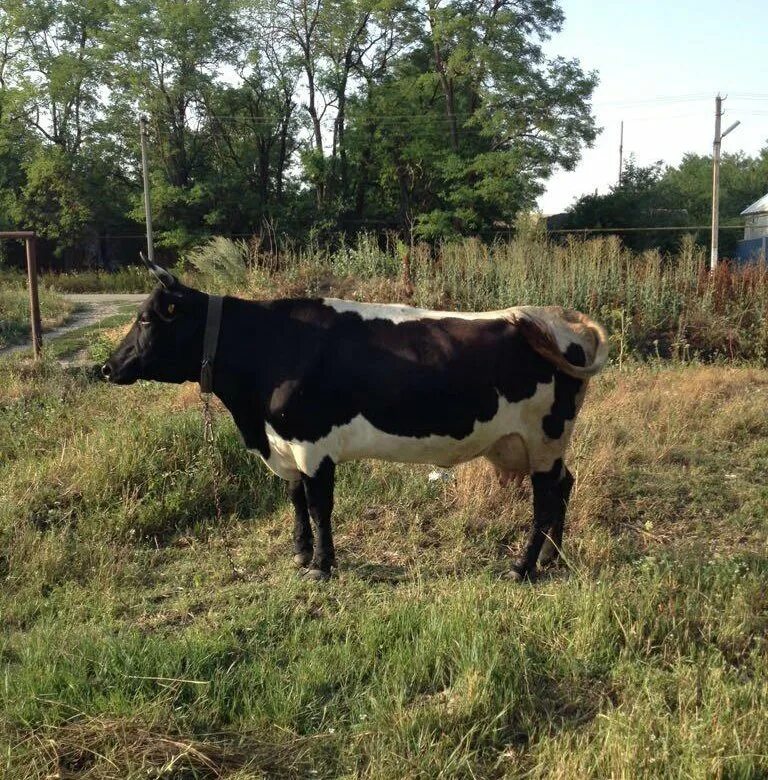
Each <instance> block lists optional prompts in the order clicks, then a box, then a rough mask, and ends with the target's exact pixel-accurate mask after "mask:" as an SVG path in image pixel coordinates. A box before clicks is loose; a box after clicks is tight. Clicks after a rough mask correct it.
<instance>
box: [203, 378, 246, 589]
mask: <svg viewBox="0 0 768 780" xmlns="http://www.w3.org/2000/svg"><path fill="white" fill-rule="evenodd" d="M200 400H201V401H202V404H203V440H204V441H205V447H206V449H207V450H208V453H209V455H210V458H211V464H212V466H213V503H214V506H215V509H216V525H217V527H218V529H219V539H220V540H221V545H222V547H223V548H224V554H225V555H226V556H227V562H228V563H229V568H230V570H231V572H232V578H233V579H235V580H244V581H245V580H247V577H246V574H245V570H244V569H243V568H242V567H240V566H238V565H237V564H236V563H235V559H234V558H233V557H232V549H231V547H230V545H229V534H228V528H227V527H226V526H225V525H224V522H223V512H222V509H221V491H220V489H219V476H220V471H219V458H218V452H217V450H216V445H215V443H214V436H213V414H212V413H211V394H210V393H200Z"/></svg>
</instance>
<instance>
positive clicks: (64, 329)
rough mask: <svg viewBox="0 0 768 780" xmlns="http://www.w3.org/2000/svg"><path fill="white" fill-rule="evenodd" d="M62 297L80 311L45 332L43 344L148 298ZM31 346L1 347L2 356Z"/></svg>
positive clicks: (29, 343) (130, 295)
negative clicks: (57, 326)
mask: <svg viewBox="0 0 768 780" xmlns="http://www.w3.org/2000/svg"><path fill="white" fill-rule="evenodd" d="M62 297H63V298H66V299H67V300H68V301H71V302H72V303H74V304H75V305H76V306H77V307H78V308H79V309H80V311H76V312H75V313H74V314H73V315H72V316H71V317H70V318H69V320H68V321H67V323H66V324H65V325H62V326H61V327H59V328H54V329H53V330H50V331H47V332H45V333H43V346H45V342H46V341H50V340H51V339H56V338H58V337H59V336H64V335H65V334H67V333H70V332H72V331H73V330H78V329H79V328H87V327H88V326H89V325H96V324H97V323H99V322H101V321H102V320H105V319H107V317H111V316H112V315H113V314H118V313H119V312H120V310H121V309H122V308H123V307H124V306H125V305H126V304H135V305H136V306H138V305H139V304H140V303H141V302H142V301H143V300H145V299H146V298H147V293H66V294H64V295H62ZM31 347H32V341H31V340H30V341H27V342H25V343H24V344H14V345H13V346H12V347H5V348H3V349H0V357H5V356H6V355H12V354H13V353H14V352H21V351H23V350H27V349H31Z"/></svg>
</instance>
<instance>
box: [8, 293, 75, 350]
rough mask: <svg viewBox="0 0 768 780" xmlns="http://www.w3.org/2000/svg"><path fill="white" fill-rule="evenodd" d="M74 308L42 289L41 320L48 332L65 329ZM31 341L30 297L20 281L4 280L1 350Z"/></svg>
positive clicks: (54, 294)
mask: <svg viewBox="0 0 768 780" xmlns="http://www.w3.org/2000/svg"><path fill="white" fill-rule="evenodd" d="M74 308H75V307H74V305H73V304H72V303H70V302H69V301H67V300H65V299H64V298H62V297H61V296H60V295H56V293H54V292H52V291H50V290H47V289H45V288H41V289H40V317H41V320H42V325H43V330H44V331H45V330H50V329H52V328H56V327H58V326H59V325H63V324H64V322H66V320H67V318H68V317H69V315H70V314H71V313H72V311H73V310H74ZM31 338H32V337H31V335H30V324H29V293H28V292H27V290H26V288H25V287H23V286H22V285H21V284H19V283H17V282H16V280H14V281H13V282H11V281H9V280H8V279H7V278H6V279H0V349H2V348H3V347H8V346H11V345H13V344H21V343H23V342H25V341H30V340H31Z"/></svg>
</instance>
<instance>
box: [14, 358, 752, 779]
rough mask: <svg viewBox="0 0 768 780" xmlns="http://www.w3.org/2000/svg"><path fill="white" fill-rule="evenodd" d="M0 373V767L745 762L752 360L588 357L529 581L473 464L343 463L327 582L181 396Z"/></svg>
mask: <svg viewBox="0 0 768 780" xmlns="http://www.w3.org/2000/svg"><path fill="white" fill-rule="evenodd" d="M0 372H1V375H0V464H2V465H0V493H2V495H3V497H4V500H3V502H2V504H0V529H1V532H2V537H3V538H2V548H0V549H2V556H1V557H0V571H2V574H3V587H2V592H1V593H0V609H1V610H2V616H3V618H2V619H3V624H4V633H3V638H2V647H1V648H0V654H1V655H2V664H3V685H2V687H0V707H1V708H2V716H1V717H2V725H1V726H0V739H1V740H2V741H3V742H4V743H5V746H4V748H3V750H2V752H0V755H1V756H2V759H0V762H1V763H0V766H1V767H2V769H3V770H4V771H5V776H6V777H9V778H20V779H22V778H43V777H62V778H64V777H69V778H146V777H163V778H166V777H170V778H193V777H197V778H218V777H224V778H237V779H238V780H244V778H259V777H297V778H298V777H302V778H304V777H327V778H336V777H349V778H352V777H365V778H391V777H408V778H411V777H423V778H433V777H494V778H495V777H521V776H526V777H542V778H543V777H562V778H572V777H595V778H605V777H617V778H619V777H621V778H636V777H649V778H650V777H681V778H682V777H686V778H687V777H695V778H698V777H701V778H705V777H728V778H759V777H764V776H765V775H766V773H768V720H767V719H766V712H768V681H767V680H766V675H765V669H766V662H767V661H768V657H767V656H768V645H767V644H766V629H768V617H767V616H768V600H767V599H768V597H767V596H766V591H765V582H766V575H768V558H767V557H766V554H767V553H768V550H766V532H767V531H768V513H767V511H766V505H767V503H768V489H767V488H766V487H765V479H764V475H765V472H766V468H768V374H766V372H764V371H761V370H756V369H752V368H733V367H726V366H710V367H704V366H695V365H694V366H688V367H662V366H661V365H658V364H656V365H650V366H644V367H641V366H631V365H630V366H625V370H624V371H621V372H620V371H618V370H616V369H615V368H614V369H611V370H609V371H607V372H606V373H605V374H604V375H602V376H601V377H600V378H599V379H598V380H597V381H596V382H595V383H594V385H593V388H592V391H591V394H590V396H589V398H588V401H587V404H586V408H585V410H584V413H583V415H582V417H581V418H580V422H579V426H578V428H577V435H576V439H575V443H574V448H573V453H572V457H571V464H572V468H573V470H574V473H575V474H576V477H577V482H576V488H575V494H574V498H573V501H572V509H571V514H570V522H569V529H568V538H567V560H568V563H567V565H564V566H562V567H561V568H559V569H557V570H555V571H554V572H552V573H551V574H550V575H548V576H546V577H544V578H543V579H542V580H541V581H539V582H538V583H536V584H535V585H532V586H520V585H514V584H512V583H509V582H507V581H505V580H504V579H503V578H500V576H501V575H502V574H503V573H504V572H505V571H506V570H507V569H508V567H509V565H510V555H511V554H512V553H514V552H515V551H516V550H517V549H518V546H519V544H520V543H521V542H522V539H523V535H524V532H525V528H526V525H527V523H528V517H529V507H528V503H529V498H528V497H526V496H516V495H514V494H512V493H510V492H508V491H502V490H501V489H500V488H499V487H498V486H497V485H496V483H495V480H494V479H493V478H492V476H491V474H490V473H489V471H488V470H487V469H486V468H485V466H483V465H482V464H470V465H468V466H465V467H463V468H460V469H458V470H457V471H456V472H455V479H454V480H453V481H449V482H437V483H431V482H429V481H428V480H427V474H428V471H429V469H428V468H427V467H411V466H390V465H384V464H377V463H363V464H356V465H349V466H346V467H343V468H342V469H341V471H340V484H339V488H338V491H337V497H338V498H337V511H336V519H335V525H336V529H337V546H338V549H339V557H340V571H339V575H338V577H337V578H335V580H333V581H332V582H331V583H329V584H328V585H327V586H324V587H318V586H311V585H309V584H307V583H305V582H303V581H301V580H299V579H298V578H297V577H296V575H295V574H294V573H293V571H292V569H291V567H290V565H289V559H290V553H291V545H290V538H291V521H290V512H289V508H288V505H287V501H286V497H285V493H284V490H283V488H282V487H281V486H280V484H279V483H278V482H277V481H276V480H274V479H273V478H272V477H270V476H268V475H267V474H266V472H265V470H264V469H263V468H262V467H261V466H260V465H259V464H258V463H257V462H256V461H255V460H254V459H252V458H251V457H250V456H248V455H247V454H246V453H245V452H244V451H243V449H242V448H241V446H240V444H239V442H238V440H237V437H236V434H235V431H234V429H233V426H232V424H231V422H230V421H229V419H228V418H227V417H226V416H225V415H224V414H218V415H217V420H216V442H215V445H216V446H215V451H214V452H215V454H212V453H209V452H207V451H206V449H205V447H204V442H203V440H202V436H201V421H200V414H199V411H198V409H197V395H196V390H195V388H193V387H191V386H185V387H182V388H171V389H169V388H163V387H159V386H156V385H150V384H140V385H137V386H134V387H131V388H117V387H110V386H105V385H101V384H97V383H93V382H91V381H90V380H89V379H88V377H87V376H86V374H85V373H78V372H65V371H62V370H61V369H59V368H58V367H57V366H55V365H53V364H51V363H46V364H44V365H42V366H41V367H39V368H36V369H35V368H30V367H28V366H26V365H24V364H21V363H19V362H5V363H1V364H0ZM116 410H119V414H116V413H115V411H116ZM215 471H218V473H219V479H220V482H221V484H220V489H221V499H222V505H223V512H224V521H223V524H222V526H221V527H217V526H216V525H215V524H214V516H215V507H214V499H213V478H214V473H215ZM223 535H225V536H226V538H224V536H223ZM230 555H231V557H232V559H233V562H234V564H235V566H236V567H237V568H238V569H239V570H242V572H243V573H244V574H242V576H234V575H233V571H232V568H231V566H230V563H229V561H228V558H229V556H230ZM0 774H2V772H1V771H0Z"/></svg>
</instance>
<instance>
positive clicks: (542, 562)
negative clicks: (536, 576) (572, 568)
mask: <svg viewBox="0 0 768 780" xmlns="http://www.w3.org/2000/svg"><path fill="white" fill-rule="evenodd" d="M559 559H560V552H559V551H558V549H557V547H555V546H554V545H552V546H551V547H546V548H544V550H542V552H541V555H540V556H539V566H551V565H552V564H553V563H556V562H557V561H558V560H559Z"/></svg>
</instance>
